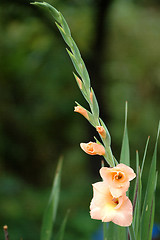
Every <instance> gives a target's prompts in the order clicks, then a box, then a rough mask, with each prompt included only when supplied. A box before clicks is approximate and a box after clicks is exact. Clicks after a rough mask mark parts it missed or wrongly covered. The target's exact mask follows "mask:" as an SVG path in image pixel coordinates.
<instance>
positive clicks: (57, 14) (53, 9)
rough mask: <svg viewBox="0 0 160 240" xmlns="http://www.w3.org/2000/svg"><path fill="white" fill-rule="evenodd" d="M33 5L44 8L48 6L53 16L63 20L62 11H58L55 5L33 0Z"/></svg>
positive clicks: (58, 20) (57, 19)
mask: <svg viewBox="0 0 160 240" xmlns="http://www.w3.org/2000/svg"><path fill="white" fill-rule="evenodd" d="M31 4H33V5H37V6H39V7H43V8H47V9H48V10H49V11H50V13H51V14H52V16H53V17H54V18H55V19H56V21H57V22H60V21H61V16H60V12H59V11H57V10H56V9H55V8H54V7H53V6H51V5H50V4H49V3H46V2H33V3H31Z"/></svg>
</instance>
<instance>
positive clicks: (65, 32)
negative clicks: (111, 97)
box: [32, 2, 115, 167]
mask: <svg viewBox="0 0 160 240" xmlns="http://www.w3.org/2000/svg"><path fill="white" fill-rule="evenodd" d="M32 4H35V5H37V6H40V7H44V8H46V9H47V10H49V11H50V13H51V15H52V16H53V17H54V19H55V20H56V22H55V24H56V26H57V28H58V29H59V31H60V33H61V35H62V37H63V39H64V41H65V42H66V44H67V45H68V47H69V49H66V50H67V52H68V54H69V56H70V58H71V60H72V63H73V65H74V67H75V70H76V73H73V74H74V77H75V79H76V82H77V84H78V86H79V88H80V90H81V92H82V94H83V96H84V98H85V99H86V101H87V102H88V104H89V106H90V111H87V110H84V111H87V114H86V115H85V118H86V119H87V120H88V121H89V122H90V123H91V124H92V125H93V126H94V127H95V128H96V127H97V126H103V127H104V129H105V133H106V137H105V138H103V137H101V135H100V137H101V139H102V142H103V145H104V147H105V149H106V154H105V155H104V158H105V160H106V161H107V163H108V164H109V165H110V166H111V167H114V166H115V158H114V156H113V154H112V150H111V137H110V134H109V131H108V129H107V127H106V125H105V124H104V122H103V121H102V120H101V119H100V117H99V106H98V102H97V99H96V96H95V94H94V91H93V89H92V87H91V83H90V77H89V74H88V71H87V69H86V66H85V63H84V61H83V59H82V57H81V54H80V51H79V49H78V47H77V45H76V43H75V41H74V40H73V38H72V36H71V31H70V29H69V26H68V24H67V22H66V20H65V19H64V17H63V15H62V14H61V13H60V12H59V11H57V10H56V9H55V8H54V7H52V6H51V5H50V4H48V3H46V2H43V3H42V2H34V3H32ZM77 105H78V106H80V104H79V103H77ZM80 107H82V106H80ZM82 108H83V107H82ZM83 109H84V108H83ZM84 111H83V112H84ZM77 112H78V111H77ZM80 113H81V112H80ZM81 114H82V113H81ZM82 115H83V114H82ZM83 116H84V115H83ZM86 116H87V117H86Z"/></svg>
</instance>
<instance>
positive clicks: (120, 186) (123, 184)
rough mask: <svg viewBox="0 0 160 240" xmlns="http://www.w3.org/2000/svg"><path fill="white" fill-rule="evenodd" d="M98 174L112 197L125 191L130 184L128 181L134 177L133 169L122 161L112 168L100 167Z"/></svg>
mask: <svg viewBox="0 0 160 240" xmlns="http://www.w3.org/2000/svg"><path fill="white" fill-rule="evenodd" d="M100 175H101V177H102V179H103V180H104V181H105V182H106V183H107V184H108V186H109V189H110V191H111V194H112V195H113V196H114V197H119V196H122V195H123V194H124V193H126V191H127V190H128V188H129V185H130V182H129V181H131V180H132V179H134V178H135V177H136V174H135V173H134V171H133V169H132V168H130V167H128V166H126V165H125V164H122V163H121V164H118V165H117V166H116V167H113V168H108V167H102V168H101V169H100Z"/></svg>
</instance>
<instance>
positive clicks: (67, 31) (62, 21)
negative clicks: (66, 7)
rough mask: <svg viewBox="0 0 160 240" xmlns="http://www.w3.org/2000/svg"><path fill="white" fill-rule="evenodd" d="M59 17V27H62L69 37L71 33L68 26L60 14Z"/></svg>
mask: <svg viewBox="0 0 160 240" xmlns="http://www.w3.org/2000/svg"><path fill="white" fill-rule="evenodd" d="M60 16H61V26H62V27H63V29H64V31H65V33H66V35H69V36H71V31H70V29H69V26H68V24H67V22H66V20H65V18H64V17H63V15H62V13H60Z"/></svg>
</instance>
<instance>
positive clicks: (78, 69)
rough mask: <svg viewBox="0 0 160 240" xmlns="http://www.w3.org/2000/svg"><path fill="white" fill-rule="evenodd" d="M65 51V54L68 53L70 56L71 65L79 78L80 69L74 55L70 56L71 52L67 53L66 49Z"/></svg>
mask: <svg viewBox="0 0 160 240" xmlns="http://www.w3.org/2000/svg"><path fill="white" fill-rule="evenodd" d="M66 50H67V52H68V54H69V56H70V58H71V60H72V63H73V65H74V67H75V69H76V71H77V73H78V74H79V75H80V76H81V74H82V70H81V68H80V66H79V63H78V62H77V60H76V58H75V56H74V55H73V54H72V52H71V51H69V50H68V49H67V48H66Z"/></svg>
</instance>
